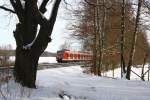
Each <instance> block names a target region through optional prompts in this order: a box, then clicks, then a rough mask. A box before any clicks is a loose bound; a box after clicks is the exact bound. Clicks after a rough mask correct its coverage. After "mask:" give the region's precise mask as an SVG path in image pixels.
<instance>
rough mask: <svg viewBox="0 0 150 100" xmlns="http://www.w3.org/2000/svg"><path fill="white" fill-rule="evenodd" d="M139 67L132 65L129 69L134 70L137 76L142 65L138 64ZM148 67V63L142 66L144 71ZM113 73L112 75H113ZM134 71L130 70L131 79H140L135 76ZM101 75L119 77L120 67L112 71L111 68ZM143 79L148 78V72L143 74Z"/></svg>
mask: <svg viewBox="0 0 150 100" xmlns="http://www.w3.org/2000/svg"><path fill="white" fill-rule="evenodd" d="M138 67H139V68H136V67H132V68H131V70H132V71H134V72H135V73H136V74H138V75H139V76H141V73H142V66H138ZM148 67H149V65H148V64H146V65H145V68H144V73H145V72H147V71H148ZM113 73H114V76H113ZM135 73H133V72H131V80H141V79H140V77H139V76H137V75H136V74H135ZM103 76H107V77H113V78H119V79H120V78H121V68H117V69H115V70H114V72H113V71H112V70H110V71H108V72H105V73H103ZM144 78H145V80H148V73H146V74H145V77H144Z"/></svg>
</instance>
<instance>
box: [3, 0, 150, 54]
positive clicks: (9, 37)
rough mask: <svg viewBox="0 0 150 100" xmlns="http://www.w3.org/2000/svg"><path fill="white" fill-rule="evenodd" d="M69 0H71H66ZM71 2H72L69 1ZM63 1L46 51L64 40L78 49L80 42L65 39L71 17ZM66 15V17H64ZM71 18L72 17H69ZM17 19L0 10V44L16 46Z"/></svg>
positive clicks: (59, 44) (56, 47)
mask: <svg viewBox="0 0 150 100" xmlns="http://www.w3.org/2000/svg"><path fill="white" fill-rule="evenodd" d="M3 1H5V0H0V5H2V4H3ZM68 1H71V2H72V0H68ZM73 1H74V2H78V1H79V0H73ZM70 4H72V3H70ZM49 5H50V6H48V9H51V5H52V4H49ZM62 5H63V3H62V2H61V9H59V12H58V17H57V20H56V23H55V26H54V30H53V33H52V36H51V37H52V42H50V43H49V45H48V47H47V49H46V51H49V52H56V51H57V50H59V48H60V46H61V45H62V44H63V43H64V42H65V41H66V42H70V43H74V44H73V47H72V49H74V50H79V49H80V48H81V47H80V45H79V44H80V43H78V42H77V41H76V42H73V39H72V38H69V39H66V37H68V36H69V34H70V33H71V31H69V30H67V29H66V27H67V26H68V25H70V24H69V23H70V20H66V19H69V17H71V16H70V15H69V16H67V13H64V12H65V10H64V8H63V6H62ZM73 7H75V5H74V4H73ZM45 15H46V17H49V15H50V10H49V12H47V13H46V14H45ZM66 17H67V18H66ZM70 19H72V18H70ZM16 22H17V19H16V17H15V16H13V14H10V13H8V12H6V11H3V10H0V46H2V45H8V44H11V45H12V47H13V49H15V47H16V45H15V44H16V43H15V40H14V37H13V30H15V25H16ZM148 33H149V35H148V36H149V37H148V39H149V42H150V32H148Z"/></svg>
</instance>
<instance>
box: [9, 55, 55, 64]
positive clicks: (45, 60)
mask: <svg viewBox="0 0 150 100" xmlns="http://www.w3.org/2000/svg"><path fill="white" fill-rule="evenodd" d="M10 61H15V56H11V57H10ZM39 63H57V61H56V57H40V58H39Z"/></svg>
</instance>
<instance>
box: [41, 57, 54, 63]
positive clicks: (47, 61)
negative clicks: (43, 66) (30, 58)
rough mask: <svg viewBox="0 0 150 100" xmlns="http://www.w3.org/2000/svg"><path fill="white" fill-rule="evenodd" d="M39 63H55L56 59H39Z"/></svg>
mask: <svg viewBox="0 0 150 100" xmlns="http://www.w3.org/2000/svg"><path fill="white" fill-rule="evenodd" d="M39 63H57V61H56V57H40V58H39Z"/></svg>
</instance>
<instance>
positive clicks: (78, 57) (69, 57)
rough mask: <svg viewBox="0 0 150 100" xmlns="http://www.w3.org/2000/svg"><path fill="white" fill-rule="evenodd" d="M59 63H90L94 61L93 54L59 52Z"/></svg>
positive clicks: (57, 56)
mask: <svg viewBox="0 0 150 100" xmlns="http://www.w3.org/2000/svg"><path fill="white" fill-rule="evenodd" d="M56 60H57V62H77V61H90V60H92V54H91V53H90V52H77V51H70V50H66V49H64V50H60V51H57V55H56Z"/></svg>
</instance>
